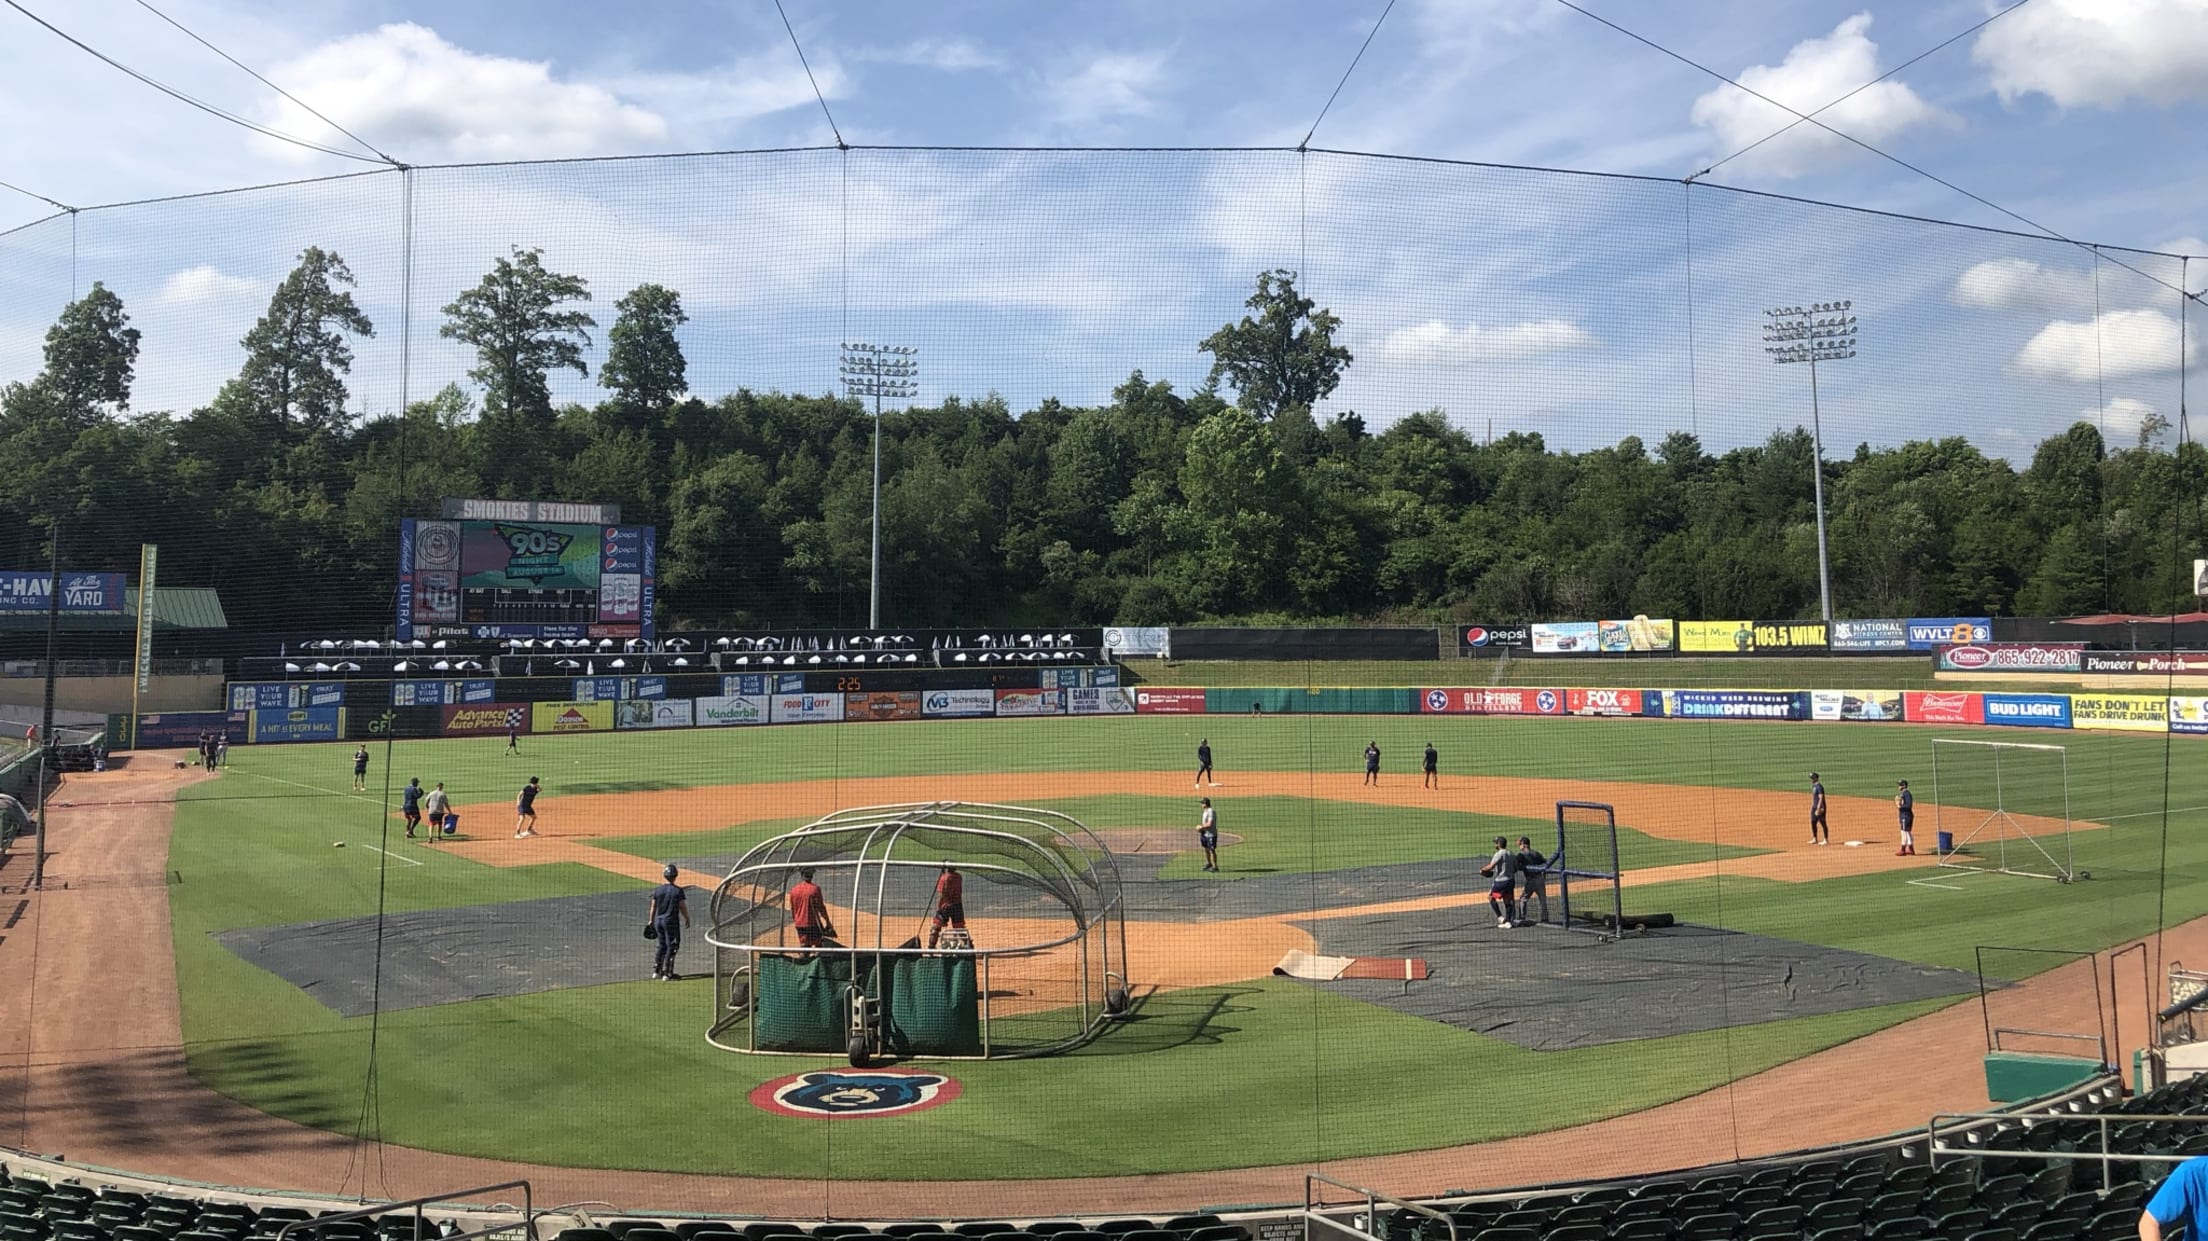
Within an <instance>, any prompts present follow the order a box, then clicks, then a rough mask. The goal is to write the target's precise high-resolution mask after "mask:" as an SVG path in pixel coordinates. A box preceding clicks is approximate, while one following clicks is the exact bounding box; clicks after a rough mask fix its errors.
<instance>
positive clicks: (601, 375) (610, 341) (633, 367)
mask: <svg viewBox="0 0 2208 1241" xmlns="http://www.w3.org/2000/svg"><path fill="white" fill-rule="evenodd" d="M614 309H615V311H616V312H617V313H616V315H615V316H614V320H613V328H612V330H611V331H608V332H607V333H606V363H605V365H604V366H601V367H599V368H598V383H599V385H600V386H601V387H603V388H605V389H606V390H607V391H609V392H612V393H613V394H614V398H615V399H616V400H617V401H619V402H620V403H621V404H622V405H623V406H625V407H627V409H628V410H629V411H630V413H631V416H632V418H633V417H651V418H653V419H657V418H660V417H662V416H664V414H665V413H666V411H667V409H668V407H669V406H672V405H673V404H674V403H675V398H676V397H679V396H681V395H682V394H683V393H684V392H687V391H689V380H688V377H687V372H688V364H687V363H686V362H685V361H684V360H683V356H682V342H681V341H679V340H676V339H675V329H676V328H677V327H679V326H681V325H682V324H685V323H688V322H689V321H690V316H689V315H686V314H684V313H683V311H682V295H681V294H679V293H677V292H675V291H674V290H673V289H670V288H668V287H666V286H665V285H659V284H640V285H638V286H636V287H635V288H633V289H631V290H629V291H628V293H627V294H626V295H624V296H623V297H622V298H621V300H620V301H618V302H615V303H614Z"/></svg>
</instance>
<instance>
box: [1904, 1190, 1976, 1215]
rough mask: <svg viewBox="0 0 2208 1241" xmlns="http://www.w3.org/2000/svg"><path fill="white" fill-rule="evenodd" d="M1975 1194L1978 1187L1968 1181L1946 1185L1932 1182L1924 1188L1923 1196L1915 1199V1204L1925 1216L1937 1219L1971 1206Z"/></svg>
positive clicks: (1974, 1199)
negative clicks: (1921, 1209)
mask: <svg viewBox="0 0 2208 1241" xmlns="http://www.w3.org/2000/svg"><path fill="white" fill-rule="evenodd" d="M1977 1194H1978V1186H1977V1185H1975V1184H1972V1183H1971V1182H1969V1181H1951V1182H1946V1183H1941V1182H1939V1181H1934V1182H1933V1183H1932V1184H1931V1185H1928V1186H1926V1187H1925V1190H1924V1194H1923V1196H1922V1197H1920V1198H1918V1199H1917V1204H1918V1205H1919V1206H1920V1207H1921V1208H1923V1211H1924V1213H1925V1214H1926V1215H1929V1216H1932V1217H1933V1218H1934V1219H1938V1218H1939V1217H1941V1216H1943V1215H1946V1214H1948V1213H1949V1212H1951V1211H1959V1210H1961V1209H1962V1208H1964V1207H1967V1206H1971V1205H1973V1203H1974V1202H1975V1201H1976V1198H1977Z"/></svg>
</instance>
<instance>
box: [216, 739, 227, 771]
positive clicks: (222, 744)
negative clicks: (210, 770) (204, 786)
mask: <svg viewBox="0 0 2208 1241" xmlns="http://www.w3.org/2000/svg"><path fill="white" fill-rule="evenodd" d="M229 765H230V734H229V733H228V732H219V733H216V734H215V766H217V767H228V766H229Z"/></svg>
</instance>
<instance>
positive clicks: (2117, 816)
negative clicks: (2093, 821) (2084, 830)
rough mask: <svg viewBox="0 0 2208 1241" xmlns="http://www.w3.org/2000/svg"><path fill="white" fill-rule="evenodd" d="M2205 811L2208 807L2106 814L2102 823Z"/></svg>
mask: <svg viewBox="0 0 2208 1241" xmlns="http://www.w3.org/2000/svg"><path fill="white" fill-rule="evenodd" d="M2203 810H2208V806H2180V807H2179V808H2177V809H2175V810H2141V811H2138V812H2136V813H2133V814H2104V815H2102V816H2101V818H2100V821H2101V822H2103V823H2114V822H2115V821H2116V820H2118V819H2151V818H2154V817H2155V816H2157V815H2165V814H2198V813H2200V812H2201V811H2203Z"/></svg>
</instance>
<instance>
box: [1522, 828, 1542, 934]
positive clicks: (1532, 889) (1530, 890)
mask: <svg viewBox="0 0 2208 1241" xmlns="http://www.w3.org/2000/svg"><path fill="white" fill-rule="evenodd" d="M1536 898H1539V900H1540V902H1541V921H1543V922H1547V921H1548V920H1549V859H1547V858H1545V857H1543V856H1541V851H1540V850H1539V849H1536V848H1534V847H1533V840H1532V838H1531V837H1528V836H1520V837H1519V838H1518V925H1520V926H1524V925H1525V924H1526V923H1527V922H1529V921H1531V920H1532V919H1530V918H1529V917H1528V916H1527V915H1528V914H1529V913H1530V912H1531V910H1532V909H1533V902H1534V900H1535V899H1536Z"/></svg>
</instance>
